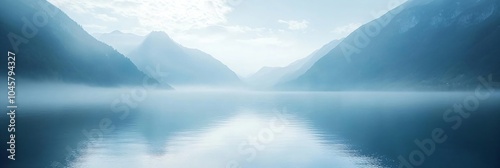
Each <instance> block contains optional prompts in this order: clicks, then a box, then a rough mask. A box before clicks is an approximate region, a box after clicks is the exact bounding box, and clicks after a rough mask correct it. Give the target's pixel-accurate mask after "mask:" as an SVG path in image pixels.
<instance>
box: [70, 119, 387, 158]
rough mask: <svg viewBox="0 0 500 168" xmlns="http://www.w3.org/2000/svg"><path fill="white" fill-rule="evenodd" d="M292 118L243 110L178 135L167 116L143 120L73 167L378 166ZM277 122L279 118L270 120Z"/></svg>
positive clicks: (92, 150)
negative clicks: (204, 126)
mask: <svg viewBox="0 0 500 168" xmlns="http://www.w3.org/2000/svg"><path fill="white" fill-rule="evenodd" d="M292 117H293V116H287V119H285V120H286V121H285V122H283V123H278V122H282V121H277V120H279V119H277V118H279V117H278V116H266V115H260V114H256V113H255V112H252V111H245V110H243V111H241V112H238V114H237V115H235V116H231V117H229V118H227V119H226V120H224V121H218V122H216V123H214V124H212V125H210V126H208V127H206V128H200V129H196V130H185V131H179V132H175V133H172V132H168V131H167V130H165V129H164V128H168V127H169V124H168V123H166V122H163V120H168V119H164V118H161V117H156V118H154V119H152V118H148V119H147V120H142V119H139V121H136V122H140V123H134V125H135V126H134V128H131V129H130V130H125V131H123V132H120V133H119V135H117V136H113V137H112V138H108V139H106V140H105V141H103V142H101V144H98V145H97V147H94V148H91V149H88V150H89V152H88V153H87V154H85V155H84V156H82V158H81V161H79V162H77V163H75V164H74V165H73V166H74V167H103V168H104V167H178V168H192V167H221V168H225V167H227V166H229V167H231V166H233V167H238V166H237V165H239V166H240V167H360V166H363V167H378V166H376V162H375V161H374V160H372V159H370V158H368V157H363V156H358V155H357V154H356V152H355V151H351V150H349V149H348V148H347V147H346V146H345V144H342V143H341V141H340V140H339V141H333V142H329V143H325V142H324V141H325V140H323V139H321V138H319V137H318V133H315V131H314V130H312V129H311V128H309V127H308V126H307V125H306V124H304V123H301V122H300V121H298V120H296V119H293V118H292ZM272 121H276V122H275V123H274V124H270V123H272ZM160 123H161V124H160ZM153 125H154V126H153ZM271 125H272V126H271ZM271 127H274V129H273V128H271ZM116 141H122V143H116ZM252 141H253V142H252ZM252 143H255V144H252ZM127 151H129V152H130V151H133V152H130V153H127ZM124 160H125V161H124Z"/></svg>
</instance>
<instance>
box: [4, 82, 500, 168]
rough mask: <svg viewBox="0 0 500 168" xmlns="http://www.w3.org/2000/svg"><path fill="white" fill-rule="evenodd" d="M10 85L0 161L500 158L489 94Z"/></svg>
mask: <svg viewBox="0 0 500 168" xmlns="http://www.w3.org/2000/svg"><path fill="white" fill-rule="evenodd" d="M18 92H19V97H18V102H19V103H18V105H19V108H18V112H17V116H16V117H17V118H16V119H17V120H16V161H14V162H12V161H8V162H7V160H6V157H4V158H2V160H1V161H2V164H4V163H6V164H7V167H72V168H73V167H74V168H87V167H88V168H110V167H120V168H129V167H130V168H137V167H174V168H198V167H200V168H226V167H241V168H352V167H368V168H378V167H400V166H401V167H410V166H411V167H464V168H469V167H491V168H495V167H500V95H498V94H494V95H489V96H488V97H487V98H484V97H482V99H477V98H476V99H472V98H473V97H475V93H472V92H471V93H468V92H461V93H455V92H454V93H446V92H428V93H427V92H425V93H422V92H253V91H223V90H218V91H162V90H147V91H145V92H144V90H138V89H134V88H131V89H106V88H102V89H92V88H87V89H68V90H58V91H57V92H53V91H50V89H49V90H44V89H31V90H30V89H24V90H21V89H20V90H19V91H18ZM475 100H477V101H475ZM464 101H465V102H466V103H468V104H464ZM2 105H3V104H2ZM454 106H455V107H457V109H458V110H454ZM460 106H462V108H459V107H460ZM448 109H451V111H448ZM460 109H462V111H460ZM453 110H454V111H453ZM469 110H470V111H469ZM6 117H8V116H6V115H2V116H1V119H0V120H1V123H0V124H1V125H2V126H5V127H6V126H7V125H8V124H7V121H8V120H7V119H6ZM3 133H5V132H2V136H1V138H2V141H3V143H2V144H4V145H2V148H3V149H2V150H4V152H5V149H6V148H7V146H5V143H4V142H6V141H8V139H7V136H4V134H3ZM5 153H7V152H5ZM2 156H5V155H2ZM2 167H3V166H2Z"/></svg>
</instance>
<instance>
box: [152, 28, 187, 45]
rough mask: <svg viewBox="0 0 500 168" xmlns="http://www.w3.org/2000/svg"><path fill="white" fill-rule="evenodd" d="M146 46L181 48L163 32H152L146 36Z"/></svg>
mask: <svg viewBox="0 0 500 168" xmlns="http://www.w3.org/2000/svg"><path fill="white" fill-rule="evenodd" d="M144 44H147V45H152V44H154V45H165V46H172V45H175V46H179V44H178V43H177V42H175V41H174V40H172V38H170V36H168V34H167V33H165V32H163V31H152V32H151V33H149V34H148V35H147V36H146V39H145V40H144Z"/></svg>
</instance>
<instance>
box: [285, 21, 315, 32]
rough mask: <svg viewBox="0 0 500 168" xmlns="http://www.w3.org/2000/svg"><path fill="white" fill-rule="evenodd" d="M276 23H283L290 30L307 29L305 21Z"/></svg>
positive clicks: (307, 25) (307, 23)
mask: <svg viewBox="0 0 500 168" xmlns="http://www.w3.org/2000/svg"><path fill="white" fill-rule="evenodd" d="M278 23H284V24H287V25H288V29H290V30H303V29H307V28H308V27H309V22H308V21H307V20H302V21H297V20H288V21H285V20H278Z"/></svg>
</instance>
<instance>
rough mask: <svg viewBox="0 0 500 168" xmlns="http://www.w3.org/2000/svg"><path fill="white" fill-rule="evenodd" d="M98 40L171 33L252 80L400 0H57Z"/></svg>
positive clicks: (187, 44)
mask: <svg viewBox="0 0 500 168" xmlns="http://www.w3.org/2000/svg"><path fill="white" fill-rule="evenodd" d="M49 2H51V3H52V4H54V5H56V6H57V7H59V8H60V9H61V10H63V11H64V12H65V13H66V14H68V16H70V17H71V18H72V19H74V20H75V21H76V22H78V23H79V24H80V25H82V26H83V27H84V29H85V30H86V31H88V32H89V33H90V34H94V33H109V32H112V31H114V30H119V31H122V32H126V33H134V34H138V35H146V34H147V33H149V32H151V31H156V30H160V31H164V32H166V33H168V34H169V36H170V37H171V38H172V39H173V40H175V41H176V42H178V43H180V44H182V45H183V46H185V47H189V48H196V49H200V50H202V51H204V52H206V53H208V54H210V55H212V56H214V57H215V58H216V59H218V60H220V61H221V62H223V63H224V64H226V65H227V66H228V67H229V68H231V69H232V70H233V71H235V72H236V73H237V74H238V75H240V76H242V77H246V76H248V75H251V74H253V73H255V72H256V71H258V70H259V69H260V68H262V67H265V66H268V67H283V66H287V65H288V64H290V63H292V62H293V61H296V60H298V59H301V58H304V57H306V56H308V55H309V54H310V53H312V52H313V51H314V50H316V49H319V48H320V47H322V46H323V45H324V44H326V43H328V42H330V41H332V40H335V39H340V38H343V37H345V36H347V35H348V34H349V33H351V32H352V31H354V30H355V29H356V28H358V27H359V26H361V25H362V24H364V23H367V22H369V21H371V20H373V19H376V18H377V17H378V16H380V13H381V11H388V10H390V6H391V5H393V3H395V2H400V0H381V1H375V2H374V1H370V0H350V1H348V0H344V1H329V0H311V1H299V0H182V1H180V0H148V1H142V0H109V1H102V0H88V1H73V0H49Z"/></svg>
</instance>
